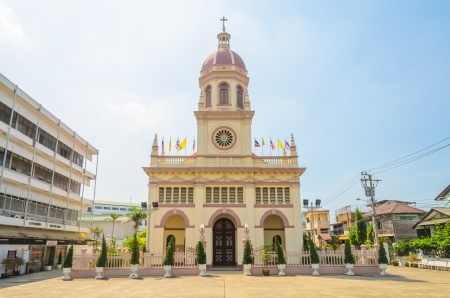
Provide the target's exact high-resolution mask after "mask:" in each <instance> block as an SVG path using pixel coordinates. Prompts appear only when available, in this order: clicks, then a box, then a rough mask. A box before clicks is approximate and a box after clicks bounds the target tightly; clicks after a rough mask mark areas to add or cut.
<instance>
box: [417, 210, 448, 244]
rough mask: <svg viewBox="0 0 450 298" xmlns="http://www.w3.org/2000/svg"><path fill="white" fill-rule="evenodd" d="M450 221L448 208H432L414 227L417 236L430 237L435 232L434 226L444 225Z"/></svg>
mask: <svg viewBox="0 0 450 298" xmlns="http://www.w3.org/2000/svg"><path fill="white" fill-rule="evenodd" d="M449 220H450V208H447V207H434V208H431V210H430V211H428V212H427V213H426V214H425V215H424V216H423V217H422V218H421V219H420V220H419V221H418V222H417V223H416V224H415V225H413V227H412V228H413V229H416V231H417V236H418V237H421V236H432V235H434V232H435V231H436V225H441V224H445V223H446V222H447V221H449Z"/></svg>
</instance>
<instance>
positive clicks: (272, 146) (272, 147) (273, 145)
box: [270, 139, 275, 150]
mask: <svg viewBox="0 0 450 298" xmlns="http://www.w3.org/2000/svg"><path fill="white" fill-rule="evenodd" d="M270 149H272V150H273V149H275V144H274V143H273V142H272V139H270Z"/></svg>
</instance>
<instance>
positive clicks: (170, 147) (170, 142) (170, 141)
mask: <svg viewBox="0 0 450 298" xmlns="http://www.w3.org/2000/svg"><path fill="white" fill-rule="evenodd" d="M170 149H172V137H170V140H169V152H170Z"/></svg>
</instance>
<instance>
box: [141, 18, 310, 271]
mask: <svg viewBox="0 0 450 298" xmlns="http://www.w3.org/2000/svg"><path fill="white" fill-rule="evenodd" d="M230 37H231V36H230V34H229V33H228V32H226V30H225V26H223V28H222V32H220V33H219V34H218V35H217V39H218V47H217V49H216V50H215V51H214V52H212V53H211V54H210V55H209V56H208V57H207V58H206V60H205V61H204V63H203V66H202V68H201V71H200V78H199V87H200V100H199V102H198V108H197V110H196V111H194V116H195V119H196V121H197V152H196V153H194V154H193V155H191V156H167V155H165V152H164V151H163V150H162V151H161V152H160V151H159V147H158V142H159V141H161V140H159V141H158V138H157V136H155V138H154V141H153V146H152V151H151V160H150V166H148V167H144V168H143V169H144V171H145V173H146V174H147V175H148V178H149V184H148V188H149V189H148V205H149V206H152V203H153V202H155V203H156V202H157V204H154V206H156V205H158V209H157V210H149V215H150V218H149V220H148V224H147V229H148V233H147V248H148V250H149V251H150V252H155V253H157V252H164V251H165V250H166V246H167V244H168V242H169V240H170V239H171V238H172V237H175V245H176V250H184V249H186V248H189V247H195V246H196V244H197V241H198V240H199V238H200V236H201V234H202V233H204V236H205V239H206V249H205V250H206V254H207V263H208V265H212V266H236V265H240V264H242V256H243V241H242V240H243V238H244V237H245V236H246V234H248V236H249V238H250V240H251V243H252V246H253V247H254V248H257V247H259V246H261V245H262V244H264V243H270V244H273V243H274V239H275V237H277V238H278V239H279V240H280V242H281V244H282V246H283V249H284V250H285V251H301V250H302V244H303V243H302V239H303V238H302V233H303V232H302V220H301V204H300V199H301V198H300V176H301V175H302V174H303V172H304V171H305V168H303V167H299V164H298V155H297V148H296V145H295V141H294V137H293V136H292V135H291V139H290V142H287V147H288V148H290V150H283V154H282V155H281V156H273V155H272V156H257V155H255V154H254V153H252V146H253V138H252V133H251V129H252V119H253V116H254V114H255V111H253V110H252V109H251V106H250V99H249V95H248V83H249V77H248V76H247V68H246V66H245V63H244V60H243V59H242V58H241V57H240V56H239V55H238V54H237V53H236V52H233V51H232V50H231V49H230Z"/></svg>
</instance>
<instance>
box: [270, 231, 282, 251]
mask: <svg viewBox="0 0 450 298" xmlns="http://www.w3.org/2000/svg"><path fill="white" fill-rule="evenodd" d="M277 238H278V242H280V245H282V244H283V243H282V242H281V236H280V235H275V236H273V238H272V247H273V250H274V251H277V246H276V243H275V239H277Z"/></svg>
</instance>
